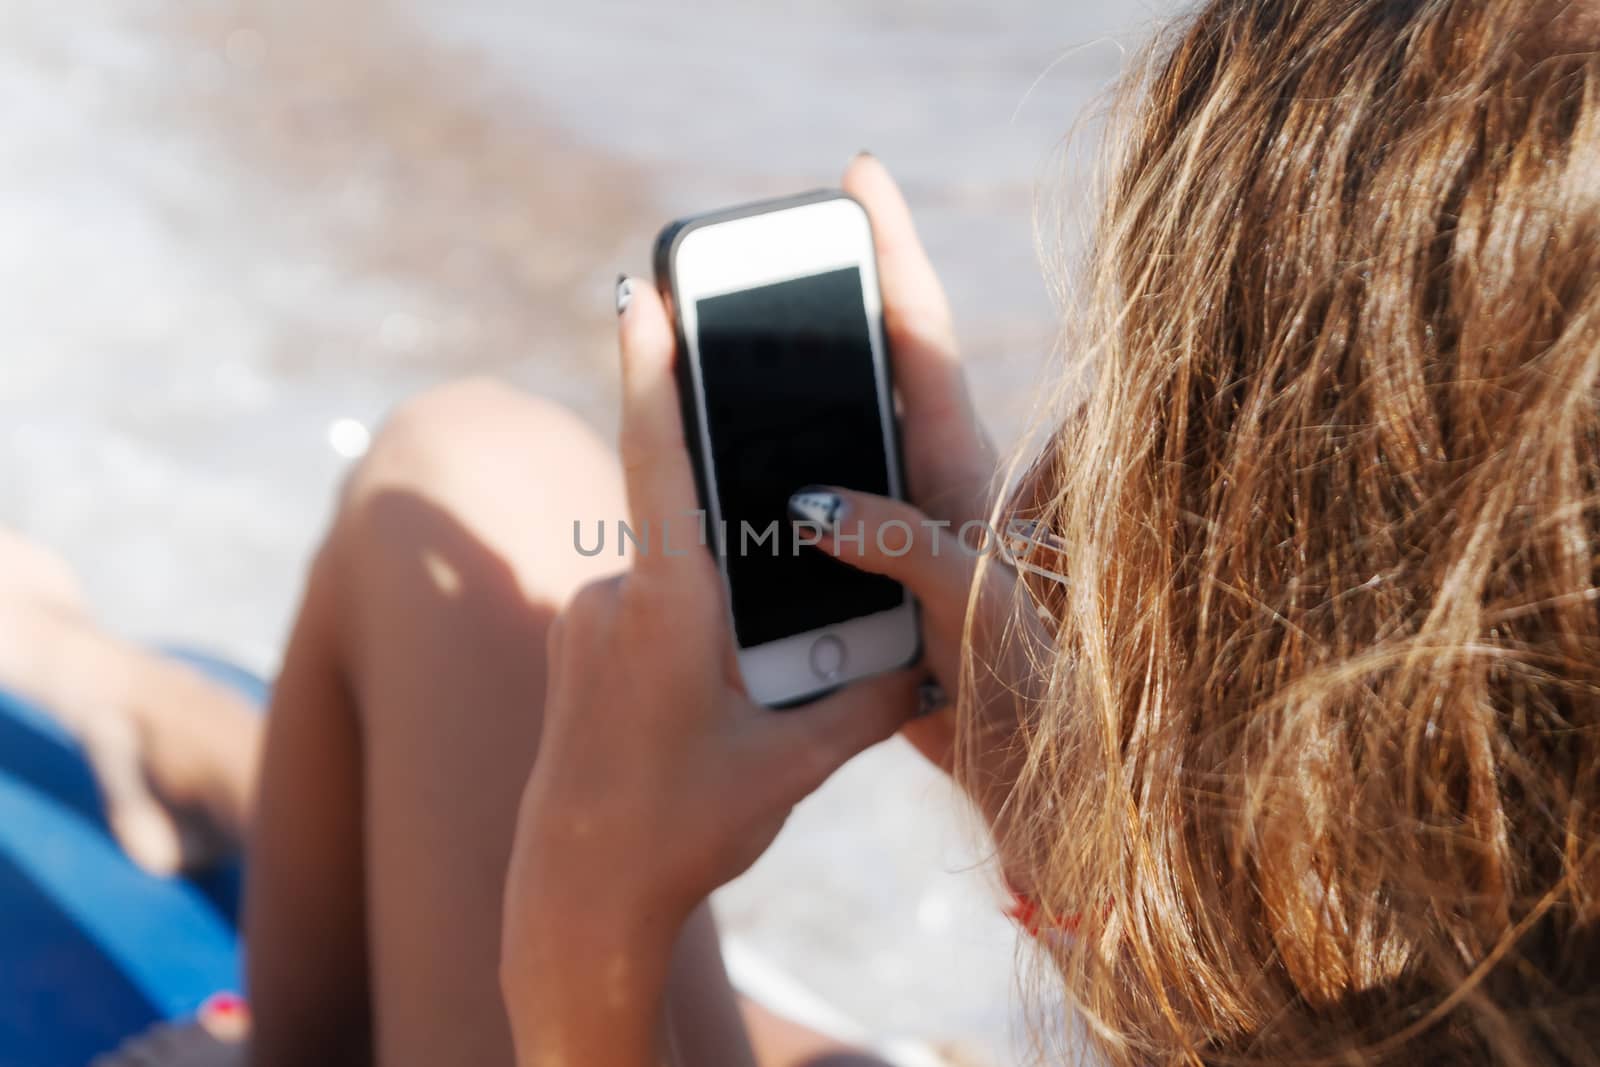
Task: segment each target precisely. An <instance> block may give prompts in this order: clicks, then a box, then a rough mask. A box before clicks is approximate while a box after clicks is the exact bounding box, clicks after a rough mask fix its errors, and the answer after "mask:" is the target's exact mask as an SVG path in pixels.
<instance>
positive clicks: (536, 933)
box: [501, 891, 679, 1067]
mask: <svg viewBox="0 0 1600 1067" xmlns="http://www.w3.org/2000/svg"><path fill="white" fill-rule="evenodd" d="M517 907H518V914H517V915H509V914H508V915H507V916H506V923H507V932H506V945H505V948H504V959H503V961H502V976H501V985H502V988H503V991H504V994H505V998H506V1010H507V1012H508V1014H509V1016H510V1019H511V1028H512V1033H513V1036H514V1038H515V1042H516V1049H517V1063H518V1067H664V1065H672V1064H673V1057H672V1055H671V1048H670V1042H669V1037H668V1033H667V1022H666V1008H665V1006H666V988H667V977H668V973H669V970H670V968H671V961H672V952H673V946H674V943H675V942H676V940H677V933H678V926H679V923H678V922H677V921H675V920H673V919H671V918H670V917H666V916H653V915H649V914H641V913H639V912H638V911H636V910H635V911H630V910H628V909H623V908H612V907H608V906H607V905H606V904H605V903H604V902H603V901H602V900H599V899H597V898H596V897H594V896H593V895H581V894H573V893H567V892H564V891H556V892H552V893H551V894H550V896H549V897H547V898H545V899H542V900H539V901H537V902H535V901H528V900H523V901H520V902H518V904H517Z"/></svg>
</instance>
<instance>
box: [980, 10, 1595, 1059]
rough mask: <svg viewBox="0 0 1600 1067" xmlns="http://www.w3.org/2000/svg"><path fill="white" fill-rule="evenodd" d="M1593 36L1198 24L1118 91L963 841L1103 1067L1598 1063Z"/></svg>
mask: <svg viewBox="0 0 1600 1067" xmlns="http://www.w3.org/2000/svg"><path fill="white" fill-rule="evenodd" d="M1597 39H1600V17H1597V12H1596V9H1595V7H1594V6H1593V5H1592V4H1585V3H1563V2H1534V0H1211V2H1209V3H1205V4H1204V5H1203V6H1202V7H1201V8H1200V9H1199V10H1198V12H1197V13H1196V14H1194V15H1193V16H1192V17H1190V18H1188V19H1186V20H1185V21H1183V22H1182V23H1181V24H1179V25H1177V26H1175V27H1174V28H1173V29H1172V30H1171V31H1170V32H1169V33H1168V34H1166V35H1165V36H1164V37H1162V38H1161V39H1160V40H1159V41H1158V43H1157V44H1156V45H1155V46H1154V50H1153V51H1152V52H1151V53H1150V62H1149V64H1148V66H1147V68H1146V73H1145V75H1144V76H1143V77H1142V78H1139V79H1138V84H1136V85H1135V86H1133V87H1132V88H1131V89H1130V90H1129V92H1130V99H1132V100H1133V103H1132V104H1131V106H1130V110H1128V111H1126V112H1125V113H1124V115H1123V118H1124V121H1123V122H1122V124H1121V125H1120V126H1118V127H1116V128H1117V129H1118V130H1119V131H1120V140H1119V141H1118V142H1117V143H1119V144H1121V145H1122V146H1123V148H1122V151H1121V158H1120V161H1119V163H1118V164H1117V166H1116V168H1115V170H1114V173H1113V176H1112V179H1111V181H1110V184H1109V190H1108V195H1107V202H1106V203H1105V204H1104V205H1103V213H1102V215H1101V223H1100V226H1099V229H1098V233H1097V235H1096V238H1095V240H1094V242H1093V248H1092V252H1091V253H1090V255H1089V257H1088V259H1089V261H1088V264H1087V271H1086V272H1085V277H1086V278H1087V284H1086V286H1085V287H1084V290H1083V291H1084V292H1085V294H1086V297H1085V299H1083V300H1082V301H1081V307H1080V309H1079V311H1078V312H1077V313H1076V315H1075V317H1074V323H1073V326H1072V329H1071V331H1070V336H1071V338H1072V345H1071V347H1072V348H1073V350H1075V351H1077V352H1079V353H1080V354H1081V359H1082V360H1083V361H1084V362H1083V366H1082V368H1081V370H1082V373H1081V374H1080V373H1078V372H1077V371H1075V372H1074V376H1075V377H1081V378H1083V379H1086V380H1087V381H1088V383H1089V384H1088V386H1087V392H1086V393H1085V394H1084V396H1085V399H1084V401H1083V406H1082V408H1081V410H1079V411H1077V412H1076V413H1074V414H1073V415H1072V416H1071V418H1069V419H1068V420H1067V422H1066V425H1065V426H1064V428H1062V429H1061V430H1060V431H1059V433H1057V434H1056V435H1055V438H1054V440H1053V442H1052V444H1051V447H1050V449H1049V452H1048V453H1047V456H1046V464H1045V468H1044V469H1047V470H1048V471H1049V477H1048V479H1047V481H1046V484H1045V486H1044V489H1045V491H1044V492H1043V494H1042V498H1041V499H1040V500H1039V501H1037V515H1036V517H1037V518H1040V519H1041V520H1042V521H1043V522H1044V523H1045V524H1046V525H1047V526H1048V527H1049V528H1050V529H1051V530H1053V531H1055V533H1056V534H1057V535H1058V536H1059V537H1060V538H1061V539H1062V540H1063V541H1064V542H1065V543H1066V545H1067V546H1068V552H1067V554H1066V557H1065V559H1064V560H1063V562H1062V565H1063V567H1064V573H1065V576H1066V577H1067V578H1068V579H1069V582H1068V584H1067V585H1066V586H1065V587H1064V589H1063V590H1061V591H1059V592H1047V593H1046V594H1044V595H1046V596H1047V597H1049V598H1050V606H1051V608H1052V614H1053V616H1054V618H1055V649H1056V651H1055V654H1054V655H1053V657H1052V658H1051V659H1050V660H1049V662H1048V663H1047V664H1046V665H1045V676H1044V677H1043V679H1042V680H1041V684H1042V685H1045V686H1047V688H1048V694H1049V695H1048V697H1047V698H1046V699H1043V700H1036V701H1034V702H1032V704H1031V705H1030V706H1029V707H1028V709H1027V710H1026V712H1025V714H1024V715H1023V716H1022V722H1021V732H1020V735H1019V738H1018V748H1019V752H1020V770H1019V771H1018V773H1017V774H1016V776H1015V781H1014V782H1012V783H1010V790H1009V795H1008V798H1007V802H1006V805H1007V811H1008V813H1009V817H1008V818H1007V819H1005V820H1003V821H1002V826H1003V830H1002V832H1001V841H1000V847H1001V850H1002V854H1007V855H1010V856H1013V857H1020V858H1021V860H1020V862H1022V863H1023V865H1024V871H1025V874H1026V877H1027V884H1028V885H1029V887H1030V888H1031V890H1032V891H1033V893H1034V894H1035V895H1036V896H1037V898H1038V902H1039V904H1040V905H1041V906H1042V907H1043V909H1044V910H1045V911H1046V912H1047V913H1048V914H1050V915H1052V916H1055V917H1057V918H1058V919H1059V918H1060V917H1062V916H1066V915H1071V914H1078V915H1080V916H1081V920H1080V925H1079V931H1078V935H1077V936H1076V937H1065V936H1060V935H1052V934H1050V933H1048V932H1047V934H1046V935H1045V939H1044V944H1045V946H1046V948H1047V950H1048V951H1047V955H1048V957H1049V961H1050V963H1051V965H1052V967H1053V968H1054V969H1055V970H1057V971H1059V972H1060V973H1061V974H1062V975H1064V977H1065V988H1066V990H1067V992H1068V995H1069V999H1070V1001H1071V1003H1072V1004H1073V1005H1074V1007H1075V1008H1076V1011H1077V1015H1078V1018H1080V1019H1081V1020H1083V1021H1084V1023H1085V1024H1086V1025H1087V1027H1088V1028H1089V1031H1090V1032H1091V1033H1092V1034H1093V1035H1095V1038H1096V1042H1095V1043H1096V1045H1097V1046H1098V1047H1099V1049H1100V1052H1101V1054H1102V1055H1103V1056H1104V1057H1106V1058H1107V1059H1108V1060H1109V1061H1111V1062H1113V1063H1141V1064H1142V1063H1162V1064H1165V1063H1241V1062H1243V1063H1285V1062H1327V1063H1362V1064H1366V1063H1379V1062H1388V1061H1391V1060H1395V1061H1400V1062H1406V1063H1409V1064H1441V1065H1443V1064H1478V1063H1506V1064H1545V1063H1552V1062H1561V1063H1584V1064H1589V1063H1595V1064H1600V936H1597V934H1600V927H1597V922H1596V921H1597V919H1600V851H1597V848H1600V615H1597V600H1600V588H1597V582H1596V578H1597V573H1596V563H1597V556H1596V553H1597V550H1600V409H1597V394H1596V386H1597V374H1600V55H1597V52H1596V40H1597ZM969 725H970V724H969Z"/></svg>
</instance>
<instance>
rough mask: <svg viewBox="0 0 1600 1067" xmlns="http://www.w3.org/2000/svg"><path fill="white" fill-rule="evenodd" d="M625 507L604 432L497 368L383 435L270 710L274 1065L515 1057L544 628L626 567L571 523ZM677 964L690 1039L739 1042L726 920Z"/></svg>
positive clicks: (420, 403)
mask: <svg viewBox="0 0 1600 1067" xmlns="http://www.w3.org/2000/svg"><path fill="white" fill-rule="evenodd" d="M623 509H624V503H623V497H622V490H621V481H620V474H619V472H618V470H617V467H616V463H615V460H614V459H613V457H612V455H611V453H610V451H609V450H608V449H607V448H606V447H605V446H604V445H603V444H601V443H600V442H599V441H598V440H597V439H596V438H595V436H594V434H593V433H592V432H591V431H590V430H589V429H588V428H587V427H586V426H584V425H583V424H582V423H581V422H579V421H578V420H577V419H576V418H575V417H573V416H571V415H570V414H568V413H566V412H564V411H562V410H561V409H559V408H556V407H553V406H551V405H548V404H545V403H542V402H540V401H537V400H534V399H532V398H530V397H526V396H522V395H519V394H517V393H515V392H512V391H510V390H508V389H505V388H502V387H499V386H495V385H490V384H485V383H465V384H461V385H456V386H450V387H447V388H444V389H441V390H437V391H435V392H433V393H431V394H429V395H427V396H425V397H423V398H421V399H419V400H417V401H414V402H412V403H411V404H409V405H407V406H406V407H405V408H404V409H402V410H401V411H400V412H399V413H397V414H396V416H395V417H394V419H393V420H391V422H390V424H389V425H388V427H387V428H386V429H385V430H384V431H383V432H382V433H381V434H380V435H379V437H378V439H377V441H376V442H375V444H374V448H373V450H372V451H371V452H370V453H369V455H368V457H367V458H366V460H365V461H364V462H363V464H362V465H361V467H360V469H359V470H358V471H357V472H356V473H355V475H354V476H353V478H352V479H351V482H350V484H349V486H348V487H347V490H346V493H345V495H344V499H343V501H342V505H341V508H340V513H339V516H338V518H337V520H336V521H335V523H334V527H333V530H332V532H331V534H330V535H329V537H328V539H327V542H326V543H325V545H324V546H323V549H322V551H321V553H320V555H319V557H318V559H317V561H316V564H315V566H314V568H313V570H312V575H311V579H310V582H309V585H308V588H307V591H306V594H305V602H304V606H303V608H302V613H301V616H300V620H299V622H298V623H297V625H296V628H295V633H294V637H293V639H292V641H291V645H290V649H289V653H288V657H287V659H286V662H285V665H284V671H283V675H282V677H281V678H280V680H279V682H278V686H277V689H276V692H275V696H274V701H273V708H272V714H271V717H270V719H269V728H268V740H267V746H266V755H265V765H264V768H263V771H262V778H263V783H262V793H261V800H260V803H259V808H258V813H257V824H256V828H255V833H254V837H253V840H252V843H251V849H252V862H251V865H250V870H251V874H250V884H249V892H248V896H247V932H248V939H249V947H250V963H249V972H250V991H251V997H252V1000H253V1002H254V1011H255V1020H256V1031H255V1038H254V1045H255V1056H254V1058H255V1061H256V1062H257V1063H261V1064H304V1063H312V1062H341V1063H354V1062H361V1061H363V1060H372V1059H376V1060H378V1061H379V1062H382V1063H383V1064H385V1065H386V1067H387V1065H404V1064H426V1065H429V1067H435V1065H439V1064H446V1063H471V1064H490V1065H492V1064H505V1063H510V1062H511V1044H510V1035H509V1031H508V1028H507V1024H506V1021H505V1016H504V1012H503V1009H502V1007H501V1003H500V994H499V988H498V984H497V978H496V976H497V969H498V957H499V937H500V907H501V889H502V884H503V880H504V876H505V868H506V862H507V858H508V854H509V849H510V841H511V836H512V830H513V825H514V820H515V816H516V811H517V803H518V799H519V796H520V794H521V791H522V787H523V785H524V783H525V781H526V779H527V777H528V772H529V769H530V768H531V766H532V764H533V760H534V755H535V752H536V750H537V747H538V738H539V727H540V714H541V704H542V701H543V696H544V682H545V678H544V675H545V656H544V648H545V633H546V631H547V629H548V627H549V624H550V621H551V619H552V618H553V617H554V615H555V613H556V611H557V610H558V609H559V607H560V606H561V604H562V603H563V602H564V601H565V600H566V598H567V597H568V596H570V595H571V593H572V592H573V591H575V590H576V589H577V588H578V587H579V586H581V585H582V584H583V583H585V582H587V581H589V580H591V579H594V578H597V577H601V576H603V575H605V574H607V573H610V572H612V571H614V570H615V569H617V567H618V566H619V561H618V560H617V558H616V557H615V555H612V554H610V553H607V554H605V555H602V556H600V557H593V558H589V557H584V556H582V555H581V554H579V553H578V552H577V551H576V550H575V548H574V545H573V522H574V520H582V521H583V522H584V525H585V531H586V534H585V536H586V539H588V538H589V537H592V535H593V530H594V523H595V522H596V521H598V520H599V519H602V518H604V519H606V520H608V523H610V522H614V521H615V520H616V519H618V518H621V517H623V516H624V515H625V512H624V510H623ZM680 959H681V961H682V962H683V965H684V968H685V969H686V970H687V971H688V972H689V973H686V974H684V975H683V978H684V981H682V982H678V983H675V988H676V989H677V990H678V991H679V992H677V993H675V995H674V998H673V1003H674V1012H675V1020H676V1021H677V1022H678V1023H679V1025H680V1027H681V1028H682V1029H683V1030H684V1031H685V1037H686V1038H687V1039H688V1040H691V1041H693V1040H697V1039H706V1040H709V1041H711V1042H712V1043H714V1044H717V1045H720V1044H722V1042H723V1041H725V1040H734V1041H737V1040H741V1039H740V1038H739V1037H738V1034H739V1023H738V1017H737V1013H736V1010H735V1007H734V1002H733V999H732V996H731V993H730V992H729V990H728V986H727V979H726V976H725V975H724V973H723V971H722V965H721V959H720V955H719V954H718V952H717V950H716V942H715V935H714V930H713V928H712V927H711V925H710V922H709V919H708V917H707V916H704V915H702V916H700V917H697V919H696V921H695V923H694V924H693V926H692V929H691V931H690V933H689V934H688V935H686V944H685V946H684V949H683V951H681V952H680ZM684 990H692V992H690V993H688V994H685V993H684V992H682V991H684ZM369 1012H370V1017H369ZM369 1033H370V1035H371V1042H372V1044H371V1045H369V1044H368V1043H367V1035H368V1034H369ZM718 1062H728V1063H737V1062H739V1059H737V1058H727V1059H723V1060H720V1061H718Z"/></svg>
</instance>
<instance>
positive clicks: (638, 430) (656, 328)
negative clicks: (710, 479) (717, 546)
mask: <svg viewBox="0 0 1600 1067" xmlns="http://www.w3.org/2000/svg"><path fill="white" fill-rule="evenodd" d="M623 285H626V286H629V287H630V291H629V299H628V301H627V303H626V306H624V307H623V309H622V311H621V312H620V313H619V317H618V331H619V333H618V336H619V342H620V348H621V352H622V435H621V442H620V451H621V455H622V468H623V478H624V481H625V483H626V488H627V495H628V510H629V511H630V512H631V513H632V518H633V521H634V526H635V533H636V534H638V535H639V536H640V537H641V538H643V539H645V541H646V547H645V548H644V549H641V550H640V551H639V552H638V553H637V554H636V555H637V559H636V561H635V564H634V565H635V568H636V569H637V570H639V571H641V572H648V571H659V570H662V569H667V568H670V567H671V566H672V565H673V564H676V563H681V562H682V561H683V559H684V558H685V557H687V556H692V555H695V554H698V555H700V556H702V557H703V556H704V555H705V553H704V552H703V551H702V550H701V549H700V548H699V537H700V534H701V526H700V522H699V513H698V510H697V509H698V507H699V502H698V499H697V497H696V493H695V485H694V472H693V469H692V468H691V466H690V460H689V451H688V449H687V447H686V446H685V445H684V437H683V416H682V414H681V412H680V410H679V407H678V386H677V381H676V379H675V378H674V376H673V360H674V358H675V352H674V350H675V348H676V345H675V342H674V337H673V332H672V322H671V320H670V319H669V318H668V316H667V309H666V307H665V306H664V305H663V304H662V302H661V297H660V296H659V295H658V294H657V293H656V291H655V289H654V288H652V287H651V286H648V285H643V284H640V283H638V282H635V281H632V280H631V279H624V280H623V281H622V282H620V283H619V291H620V288H621V286H623ZM621 303H622V302H621V301H620V299H619V304H621ZM691 550H692V551H691Z"/></svg>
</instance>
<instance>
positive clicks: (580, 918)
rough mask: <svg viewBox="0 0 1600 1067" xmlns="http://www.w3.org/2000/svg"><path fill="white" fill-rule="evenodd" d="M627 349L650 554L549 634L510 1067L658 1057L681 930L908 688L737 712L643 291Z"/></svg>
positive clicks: (869, 736) (625, 428) (672, 394)
mask: <svg viewBox="0 0 1600 1067" xmlns="http://www.w3.org/2000/svg"><path fill="white" fill-rule="evenodd" d="M621 348H622V369H623V373H622V384H623V418H622V439H621V451H622V463H623V468H624V474H625V479H626V483H627V494H628V507H629V511H630V513H631V516H632V525H633V527H634V528H635V529H640V530H644V529H647V530H648V531H649V535H648V536H649V545H648V548H647V550H645V551H640V552H636V553H634V557H633V559H632V566H631V568H630V570H629V571H628V572H627V573H626V574H625V575H624V576H622V577H621V578H617V579H614V580H611V581H608V582H603V583H600V584H597V585H593V586H590V587H588V588H586V589H584V590H582V591H581V592H580V593H579V594H578V595H577V596H576V598H575V599H574V600H573V602H572V603H571V605H570V606H569V607H568V608H567V609H566V610H565V611H564V612H563V613H562V615H561V616H560V618H559V619H558V620H557V621H556V623H555V625H554V626H553V628H552V630H551V635H550V646H549V659H550V681H549V690H548V700H547V703H546V706H545V719H544V729H543V734H542V736H541V739H540V750H539V756H538V760H537V761H536V764H535V767H534V771H533V774H532V776H531V778H530V780H529V783H528V786H527V789H526V792H525V794H524V797H523V802H522V810H521V813H520V817H519V820H518V825H517V836H516V841H515V845H514V851H513V856H512V861H511V868H510V873H509V877H508V882H507V888H506V905H505V915H506V920H505V922H506V929H505V934H504V944H503V960H502V972H503V974H502V977H503V986H504V988H505V991H506V995H507V1001H508V1007H509V1009H510V1014H511V1019H512V1025H513V1030H514V1031H515V1033H516V1036H517V1044H518V1048H519V1052H520V1053H521V1054H522V1056H523V1058H524V1062H534V1063H542V1062H550V1063H563V1064H566V1063H580V1062H581V1063H585V1064H592V1065H603V1064H612V1063H614V1064H629V1065H633V1064H643V1063H655V1062H657V1060H655V1059H653V1058H652V1057H655V1056H657V1055H658V1054H659V1052H660V1042H661V1040H662V1038H661V1035H660V1033H659V1029H658V1028H659V1025H660V1017H661V994H662V988H663V986H664V983H665V973H666V967H667V960H668V958H669V956H670V953H671V949H672V945H673V943H674V941H675V940H676V937H677V934H678V930H679V927H680V926H681V924H682V923H683V921H684V919H685V918H686V917H687V916H688V915H689V913H690V911H691V910H692V909H693V908H694V907H695V906H696V905H697V904H698V903H699V902H700V901H702V900H703V899H704V898H705V897H706V896H707V895H709V894H710V893H711V891H712V890H714V889H716V888H717V887H718V886H720V885H722V884H723V883H724V882H727V881H728V880H730V879H732V878H733V877H735V876H736V875H738V874H740V873H741V872H743V871H744V870H745V869H746V868H747V867H749V866H750V864H751V863H753V862H754V861H755V860H756V858H757V857H758V856H760V855H761V853H762V852H763V851H764V850H765V849H766V847H767V846H768V845H769V844H770V843H771V842H772V840H773V838H774V837H775V836H776V835H777V833H778V830H779V829H780V828H781V827H782V825H783V823H784V820H785V819H786V818H787V817H788V814H789V812H790V810H791V809H792V808H793V807H794V805H795V804H796V803H797V802H798V801H800V800H801V799H802V798H804V797H805V796H806V795H807V794H809V793H810V792H812V791H813V790H814V789H816V788H817V786H819V785H820V784H821V783H822V782H823V780H824V779H826V778H827V777H828V776H829V775H830V774H832V773H833V771H834V770H835V769H837V768H838V767H839V766H840V765H841V764H843V763H844V762H845V761H846V760H848V759H850V758H851V757H852V756H854V755H855V754H856V753H858V752H860V751H861V750H862V749H864V748H866V747H868V746H869V745H872V744H874V743H875V742H878V741H881V740H884V739H885V738H887V737H889V736H891V735H892V734H893V733H894V732H895V730H896V729H898V728H899V727H900V725H901V724H902V723H903V721H904V719H905V716H906V714H907V710H908V709H909V708H910V707H911V705H912V703H913V693H914V689H915V685H916V681H917V678H918V676H917V675H916V674H914V673H912V672H909V671H907V672H899V673H897V674H892V675H887V676H883V677H880V678H876V679H873V680H871V681H868V682H864V683H861V684H859V685H856V686H852V687H851V688H849V689H847V690H845V691H843V692H841V693H839V694H836V695H835V696H833V697H830V698H828V699H826V700H823V701H821V702H819V703H816V704H813V705H811V706H809V707H807V708H805V709H803V710H799V711H794V712H789V713H786V714H782V715H778V714H774V713H773V712H772V711H770V710H768V709H766V708H763V707H760V706H758V705H757V704H755V703H754V702H753V701H752V700H751V699H750V698H749V696H748V695H747V694H746V692H745V690H744V686H743V684H742V682H741V680H740V675H739V667H738V662H737V658H736V651H735V646H734V641H733V635H732V632H731V630H730V627H729V623H728V619H727V608H726V602H725V598H724V593H723V587H722V581H721V576H720V574H719V573H718V571H717V568H716V565H715V562H714V561H713V559H712V557H711V555H710V554H709V553H708V552H706V551H705V550H704V549H703V548H701V547H700V546H699V544H698V541H697V538H698V533H699V525H698V521H697V519H696V517H695V516H696V509H697V507H698V503H697V500H696V496H695V486H694V478H693V474H692V471H691V467H690V460H689V456H688V453H687V451H686V449H685V447H684V441H683V427H682V424H681V420H680V416H679V409H678V400H677V392H676V385H675V382H674V378H673V372H672V362H673V333H672V329H671V325H670V323H669V322H668V318H667V314H666V311H665V309H664V308H663V306H662V304H661V301H660V299H659V297H658V296H657V295H656V293H655V292H654V291H653V290H652V289H650V288H649V287H646V286H636V287H635V289H634V293H633V297H632V301H631V303H630V304H629V306H628V307H627V309H626V311H624V312H623V314H622V319H621ZM535 1050H537V1056H536V1055H535Z"/></svg>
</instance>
